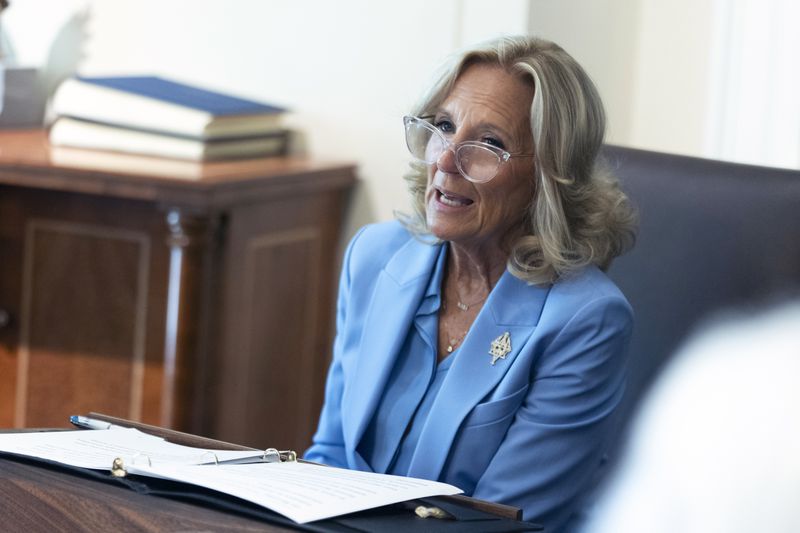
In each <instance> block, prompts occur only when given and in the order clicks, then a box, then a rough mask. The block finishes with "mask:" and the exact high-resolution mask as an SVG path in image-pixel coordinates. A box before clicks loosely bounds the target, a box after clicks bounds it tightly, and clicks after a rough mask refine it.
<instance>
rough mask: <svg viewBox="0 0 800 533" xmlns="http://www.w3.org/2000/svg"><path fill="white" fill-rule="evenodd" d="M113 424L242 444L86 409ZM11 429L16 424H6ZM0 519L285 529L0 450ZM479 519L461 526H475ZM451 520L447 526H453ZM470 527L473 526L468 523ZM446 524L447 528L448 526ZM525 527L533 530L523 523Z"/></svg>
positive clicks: (469, 501)
mask: <svg viewBox="0 0 800 533" xmlns="http://www.w3.org/2000/svg"><path fill="white" fill-rule="evenodd" d="M89 416H90V417H92V418H95V419H99V420H105V421H108V422H112V423H114V424H117V425H122V426H127V427H135V428H137V429H139V430H141V431H144V432H146V433H150V434H153V435H158V436H161V437H163V438H165V439H167V440H168V441H170V442H174V443H176V444H182V445H185V446H194V447H199V448H214V449H230V450H240V449H247V447H245V446H241V445H238V444H232V443H228V442H223V441H218V440H213V439H209V438H205V437H200V436H197V435H192V434H188V433H181V432H176V431H174V430H170V429H166V428H161V427H156V426H150V425H147V424H142V423H137V422H132V421H129V420H124V419H119V418H116V417H112V416H108V415H104V414H99V413H89ZM4 431H8V430H3V429H0V432H4ZM11 431H18V430H11ZM441 499H442V500H444V501H449V502H451V503H454V504H457V505H460V506H462V507H465V508H469V509H476V510H479V511H482V512H485V513H490V514H492V515H496V516H498V517H504V518H510V519H513V520H519V519H520V517H521V513H520V510H519V509H517V508H515V507H510V506H507V505H502V504H496V503H491V502H487V501H483V500H476V499H473V498H469V497H466V496H442V497H441ZM0 517H2V526H1V527H2V528H3V529H4V530H8V531H26V532H38V531H42V532H48V533H49V532H51V531H70V532H71V531H121V532H125V531H159V532H161V531H175V532H178V531H290V530H294V528H293V527H292V526H291V525H287V526H282V525H276V524H272V523H268V522H265V521H263V520H259V519H253V518H249V517H247V516H243V515H238V514H235V513H230V512H225V511H223V510H220V509H216V508H213V507H208V506H203V505H197V504H192V503H188V502H184V501H178V500H174V499H170V498H163V497H157V496H150V495H143V494H138V493H136V492H134V491H132V490H129V489H127V488H125V487H122V486H118V485H114V484H109V483H106V482H103V481H98V480H96V479H90V478H87V477H82V476H80V475H76V474H75V473H71V472H67V471H64V470H62V469H60V468H59V467H57V466H47V465H41V464H37V463H35V462H29V461H26V460H24V459H23V460H15V459H10V458H8V457H7V456H2V455H0ZM480 524H481V522H480V521H478V522H475V523H472V524H468V523H467V522H465V523H463V525H464V526H467V525H471V529H470V530H471V531H479V530H480V528H481V525H480ZM411 525H412V526H414V527H412V528H411V530H410V531H409V533H411V531H426V523H425V521H424V520H422V521H420V520H414V521H413V522H412V523H411ZM455 525H457V524H452V523H451V526H455ZM476 528H477V529H476ZM452 530H453V528H451V529H448V531H452ZM531 531H538V529H536V528H534V527H533V525H532V524H531Z"/></svg>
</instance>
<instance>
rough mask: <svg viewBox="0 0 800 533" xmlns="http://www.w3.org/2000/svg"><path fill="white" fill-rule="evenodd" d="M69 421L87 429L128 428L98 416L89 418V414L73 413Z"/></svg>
mask: <svg viewBox="0 0 800 533" xmlns="http://www.w3.org/2000/svg"><path fill="white" fill-rule="evenodd" d="M69 421H70V422H72V423H73V424H74V425H76V426H78V427H81V428H85V429H127V428H125V427H124V426H118V425H116V424H112V423H110V422H105V421H103V420H97V419H96V418H89V417H88V416H78V415H72V416H71V417H69Z"/></svg>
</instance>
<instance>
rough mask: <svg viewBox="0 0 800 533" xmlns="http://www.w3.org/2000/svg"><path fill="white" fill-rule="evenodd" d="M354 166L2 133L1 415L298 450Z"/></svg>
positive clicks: (309, 411) (15, 420)
mask: <svg viewBox="0 0 800 533" xmlns="http://www.w3.org/2000/svg"><path fill="white" fill-rule="evenodd" d="M354 180H355V178H354V169H353V167H352V166H347V165H335V164H321V163H316V162H312V161H308V160H305V159H296V158H270V159H253V160H241V161H231V162H218V163H210V164H205V165H201V164H196V163H190V162H180V161H170V160H155V159H150V158H143V157H131V156H125V155H117V154H102V153H93V152H86V151H78V150H70V149H55V148H51V147H49V146H48V145H47V142H46V137H45V135H44V133H43V132H41V131H17V132H0V427H42V426H46V427H50V426H56V427H57V426H65V425H68V424H67V423H66V421H67V418H68V416H69V415H71V414H77V413H84V412H88V411H98V412H104V413H107V414H111V415H115V416H120V417H125V418H130V419H133V420H137V421H142V422H145V423H152V424H157V425H162V426H167V427H170V428H175V429H179V430H184V431H189V432H192V433H198V434H203V435H208V436H211V437H216V438H219V439H223V440H228V441H233V442H240V443H242V444H248V445H252V446H258V447H266V446H275V447H286V448H296V449H298V450H301V449H303V448H304V447H305V446H306V445H307V444H308V443H309V441H310V436H311V434H312V432H313V429H314V428H315V425H316V421H317V416H318V414H319V408H320V406H321V403H322V396H323V389H324V382H325V374H326V370H327V366H328V362H329V360H330V346H331V341H332V336H333V316H334V292H335V283H336V279H337V268H338V266H337V257H336V253H337V247H338V243H339V238H340V228H341V221H342V216H343V214H344V206H345V203H346V200H347V198H348V193H349V190H350V189H351V187H352V186H353V184H354Z"/></svg>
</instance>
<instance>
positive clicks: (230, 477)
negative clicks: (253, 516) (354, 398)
mask: <svg viewBox="0 0 800 533" xmlns="http://www.w3.org/2000/svg"><path fill="white" fill-rule="evenodd" d="M0 452H11V453H16V454H20V455H26V456H30V457H36V458H40V459H49V460H51V461H56V462H59V463H63V464H67V465H71V466H76V467H81V468H91V469H98V470H110V469H111V465H112V463H113V461H114V459H115V458H118V457H119V458H121V459H122V460H123V463H124V467H125V470H126V471H127V473H128V474H136V475H141V476H148V477H157V478H163V479H170V480H174V481H179V482H184V483H189V484H192V485H197V486H200V487H205V488H209V489H213V490H217V491H219V492H223V493H225V494H230V495H231V496H236V497H238V498H241V499H243V500H247V501H249V502H252V503H255V504H258V505H261V506H263V507H266V508H267V509H270V510H272V511H275V512H277V513H280V514H282V515H284V516H286V517H288V518H290V519H292V520H294V521H295V522H298V523H305V522H311V521H314V520H322V519H325V518H331V517H334V516H339V515H343V514H347V513H353V512H356V511H362V510H364V509H371V508H374V507H380V506H383V505H389V504H393V503H398V502H402V501H407V500H414V499H417V498H425V497H429V496H439V495H446V494H459V493H461V492H462V491H461V490H460V489H458V488H456V487H454V486H452V485H447V484H445V483H439V482H436V481H428V480H424V479H416V478H408V477H403V476H391V475H385V474H374V473H371V472H358V471H353V470H345V469H341V468H334V467H328V466H323V465H317V464H309V463H299V462H294V461H291V462H283V463H278V462H275V463H266V462H260V461H259V459H260V457H261V455H262V452H260V451H256V450H245V451H230V450H210V449H202V448H193V447H190V446H181V445H179V444H173V443H171V442H167V441H166V440H164V439H162V438H161V437H156V436H153V435H149V434H147V433H144V432H141V431H139V430H137V429H128V428H121V429H98V430H78V431H51V432H31V433H6V434H0ZM242 458H252V459H253V460H254V461H259V462H253V463H248V464H217V463H221V462H223V461H232V460H236V459H242Z"/></svg>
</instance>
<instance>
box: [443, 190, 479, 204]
mask: <svg viewBox="0 0 800 533" xmlns="http://www.w3.org/2000/svg"><path fill="white" fill-rule="evenodd" d="M436 199H437V200H438V201H439V202H440V203H442V204H444V205H447V206H450V207H464V206H468V205H470V204H472V203H473V202H472V200H470V199H469V198H466V197H464V196H459V195H457V194H454V193H452V192H449V191H448V192H445V191H443V190H441V189H436Z"/></svg>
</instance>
